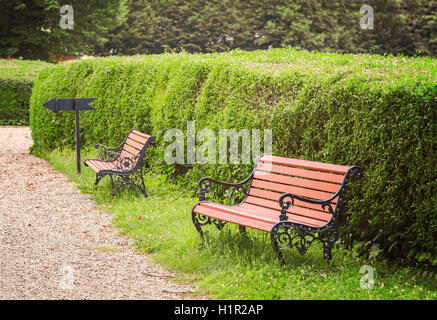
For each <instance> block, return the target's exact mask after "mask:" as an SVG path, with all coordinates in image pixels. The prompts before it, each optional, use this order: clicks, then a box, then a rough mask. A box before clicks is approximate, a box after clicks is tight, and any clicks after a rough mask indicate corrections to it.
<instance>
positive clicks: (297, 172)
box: [256, 163, 344, 185]
mask: <svg viewBox="0 0 437 320" xmlns="http://www.w3.org/2000/svg"><path fill="white" fill-rule="evenodd" d="M266 169H268V170H270V172H273V173H280V174H286V175H289V176H295V177H301V178H307V179H313V180H321V181H326V182H331V183H338V184H339V185H340V184H341V183H342V182H343V178H344V176H343V175H339V174H334V173H327V172H320V171H313V170H305V169H298V168H293V167H286V166H280V165H277V164H272V165H269V166H267V167H266V166H265V164H264V163H258V164H257V165H256V170H258V171H264V172H266V171H265V170H266Z"/></svg>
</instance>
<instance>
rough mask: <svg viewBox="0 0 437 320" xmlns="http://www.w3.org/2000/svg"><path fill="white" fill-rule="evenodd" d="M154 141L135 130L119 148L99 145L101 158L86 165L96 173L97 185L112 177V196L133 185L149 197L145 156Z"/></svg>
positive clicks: (98, 149)
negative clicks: (144, 172) (144, 167)
mask: <svg viewBox="0 0 437 320" xmlns="http://www.w3.org/2000/svg"><path fill="white" fill-rule="evenodd" d="M154 141H155V137H154V136H149V135H147V134H144V133H141V132H139V131H137V130H134V129H133V130H131V131H130V132H129V134H128V135H127V137H126V139H125V140H124V141H123V143H122V144H120V145H119V146H118V147H114V148H110V147H106V146H104V145H101V144H97V145H96V146H95V147H96V149H97V151H98V153H99V157H98V158H97V159H87V160H85V161H84V163H85V165H86V166H88V167H90V168H91V169H93V170H94V171H95V172H96V182H95V184H96V185H97V184H98V183H99V181H100V180H101V179H102V178H103V177H105V176H106V175H108V176H110V177H111V184H112V192H111V194H112V196H114V195H115V193H116V192H117V190H118V189H120V188H121V187H124V186H129V185H132V186H136V187H137V188H138V189H140V191H141V192H142V193H143V194H144V196H145V197H147V192H146V187H145V185H144V179H143V165H144V154H145V151H146V149H147V147H148V146H149V145H150V144H151V143H153V142H154Z"/></svg>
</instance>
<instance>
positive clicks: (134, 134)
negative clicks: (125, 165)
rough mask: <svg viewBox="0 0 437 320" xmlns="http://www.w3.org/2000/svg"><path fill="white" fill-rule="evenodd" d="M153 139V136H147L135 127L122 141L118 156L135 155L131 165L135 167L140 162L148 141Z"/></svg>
mask: <svg viewBox="0 0 437 320" xmlns="http://www.w3.org/2000/svg"><path fill="white" fill-rule="evenodd" d="M154 141H155V137H154V136H149V135H147V134H144V133H142V132H139V131H137V130H135V129H133V130H131V131H130V132H129V134H128V136H127V137H126V140H125V141H124V143H123V147H122V149H121V152H120V156H121V157H123V158H130V157H134V158H135V157H136V156H138V157H137V158H135V160H134V162H133V166H132V167H136V166H137V165H140V164H141V163H142V158H143V155H144V152H145V150H146V148H147V147H148V145H149V144H150V143H153V142H154Z"/></svg>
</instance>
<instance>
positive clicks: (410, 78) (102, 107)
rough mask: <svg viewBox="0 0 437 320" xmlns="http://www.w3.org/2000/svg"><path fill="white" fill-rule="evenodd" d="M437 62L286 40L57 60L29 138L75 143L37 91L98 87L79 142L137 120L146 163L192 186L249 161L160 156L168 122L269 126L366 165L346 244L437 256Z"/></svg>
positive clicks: (302, 154) (292, 146)
mask: <svg viewBox="0 0 437 320" xmlns="http://www.w3.org/2000/svg"><path fill="white" fill-rule="evenodd" d="M436 70H437V63H436V60H435V59H432V58H403V57H392V56H390V57H382V56H377V55H339V54H325V53H317V52H313V53H310V52H306V51H298V50H293V49H274V50H268V51H254V52H243V51H231V52H227V53H223V54H212V55H200V54H199V55H189V54H185V53H182V54H164V55H152V56H137V57H130V58H127V57H123V58H99V59H93V60H87V61H81V62H72V63H64V64H62V65H59V66H56V67H54V68H50V69H46V70H44V71H43V72H41V73H40V74H39V76H38V79H37V80H36V82H35V86H34V89H33V93H32V97H31V127H32V136H33V139H34V143H35V144H34V150H35V151H37V152H38V151H47V150H52V149H55V148H63V147H71V146H73V145H74V138H73V137H74V134H73V133H74V125H73V121H74V115H73V113H70V112H60V113H59V114H57V115H54V114H52V113H51V112H49V111H47V110H46V109H45V108H43V107H42V103H44V102H45V101H47V100H49V99H51V98H53V97H54V96H57V97H59V98H67V97H95V98H97V100H96V101H95V102H94V103H93V106H94V107H96V108H97V111H85V112H82V113H81V130H82V131H81V138H82V140H83V141H82V142H83V145H85V146H92V145H94V144H95V143H97V142H99V143H105V144H109V145H115V144H117V143H119V142H120V141H121V140H122V139H123V137H124V136H125V135H126V133H127V132H128V130H129V129H131V128H132V127H135V128H137V129H138V130H140V131H143V132H146V133H151V134H154V135H155V136H157V138H158V139H157V142H156V144H155V146H154V147H153V148H152V149H151V152H149V153H148V157H149V160H150V161H151V163H152V166H151V167H152V170H155V171H156V173H159V174H164V175H165V176H166V177H167V178H168V179H172V180H173V181H175V182H177V183H182V184H186V185H188V186H189V187H191V188H193V189H194V188H195V185H196V182H197V180H198V179H199V178H200V177H202V176H204V175H209V176H212V177H215V178H219V179H222V180H228V181H232V180H233V181H236V180H240V179H242V178H244V177H246V176H247V175H248V174H249V172H250V170H251V167H252V165H250V164H245V165H238V164H223V165H219V164H216V165H211V164H209V165H203V164H199V163H196V164H174V165H167V164H166V162H165V161H164V157H163V154H164V150H165V149H166V147H167V146H168V144H169V142H167V143H166V142H165V141H164V135H165V133H166V132H168V130H169V129H180V130H182V131H184V132H186V131H187V123H188V121H195V126H196V131H199V130H201V129H203V128H209V129H212V130H214V131H215V132H216V133H217V134H218V132H219V130H220V129H225V128H234V129H236V130H240V129H242V128H247V129H257V128H258V129H271V130H272V132H273V154H275V155H281V156H289V157H298V158H303V159H307V160H319V161H325V162H331V163H338V164H349V165H359V166H361V167H362V168H363V175H362V177H361V178H360V179H359V181H358V182H357V183H355V184H353V186H352V188H351V192H350V193H349V201H348V207H349V210H348V212H349V213H350V215H348V216H347V218H346V219H345V220H347V221H346V222H345V223H344V227H343V228H342V232H343V233H342V239H343V240H344V241H345V243H346V244H348V245H353V244H355V248H360V247H361V248H363V249H365V250H367V251H368V250H369V249H370V248H371V250H373V254H376V253H377V252H378V250H379V249H380V250H383V252H384V253H385V255H386V256H387V257H391V258H393V259H398V258H399V259H407V258H416V259H417V260H419V261H425V262H428V263H429V262H433V261H434V263H436V262H437V237H436V234H437V215H436V210H435V208H436V207H437V196H436V194H437V166H436V163H437V161H436V160H437V155H436V150H437V108H436V99H437V86H436ZM185 143H186V141H185ZM200 145H201V143H200ZM200 145H197V147H199V146H200ZM217 151H218V148H217ZM217 158H218V156H217ZM411 260H413V259H411Z"/></svg>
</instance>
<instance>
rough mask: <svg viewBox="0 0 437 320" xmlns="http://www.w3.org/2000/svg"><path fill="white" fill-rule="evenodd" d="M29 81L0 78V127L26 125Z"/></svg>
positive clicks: (30, 88) (30, 83)
mask: <svg viewBox="0 0 437 320" xmlns="http://www.w3.org/2000/svg"><path fill="white" fill-rule="evenodd" d="M32 85H33V83H32V82H30V81H20V80H14V79H1V78H0V125H5V124H6V125H28V124H29V100H30V95H31V94H32Z"/></svg>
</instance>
